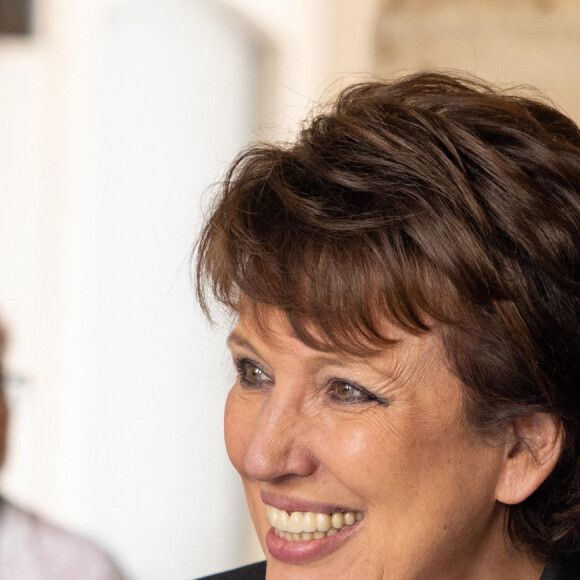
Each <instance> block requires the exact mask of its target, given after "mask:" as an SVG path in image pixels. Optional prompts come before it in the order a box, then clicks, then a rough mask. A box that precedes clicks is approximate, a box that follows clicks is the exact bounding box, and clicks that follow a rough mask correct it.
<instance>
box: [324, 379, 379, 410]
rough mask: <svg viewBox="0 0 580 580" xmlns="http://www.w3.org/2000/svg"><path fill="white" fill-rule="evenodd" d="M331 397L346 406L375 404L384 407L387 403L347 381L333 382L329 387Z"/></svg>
mask: <svg viewBox="0 0 580 580" xmlns="http://www.w3.org/2000/svg"><path fill="white" fill-rule="evenodd" d="M330 395H331V397H332V398H333V399H334V400H335V401H337V402H339V403H346V404H357V403H358V404H361V403H372V402H376V403H379V404H380V405H384V406H386V405H387V404H388V402H387V401H386V399H383V398H382V397H379V396H377V395H375V394H374V393H371V392H370V391H368V390H367V389H365V388H364V387H361V386H359V385H354V384H353V383H349V382H348V381H341V380H334V381H332V383H331V387H330Z"/></svg>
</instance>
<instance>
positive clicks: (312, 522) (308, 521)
mask: <svg viewBox="0 0 580 580" xmlns="http://www.w3.org/2000/svg"><path fill="white" fill-rule="evenodd" d="M302 526H303V528H302V529H303V530H304V531H305V532H316V531H318V528H317V527H316V514H313V513H312V512H306V513H305V514H304V520H303V521H302Z"/></svg>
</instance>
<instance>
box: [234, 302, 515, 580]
mask: <svg viewBox="0 0 580 580" xmlns="http://www.w3.org/2000/svg"><path fill="white" fill-rule="evenodd" d="M267 320H268V325H267V326H268V332H266V333H265V334H263V333H262V332H261V331H260V330H259V329H258V327H257V326H256V325H255V324H254V320H253V319H252V317H251V316H250V315H249V314H244V315H242V316H241V317H240V322H239V324H238V326H237V328H236V329H235V330H234V332H233V333H232V334H231V336H230V339H229V345H230V348H231V351H232V356H233V359H234V364H235V365H236V367H237V370H238V378H237V380H236V383H235V384H234V386H233V387H232V389H231V392H230V394H229V396H228V401H227V405H226V414H225V434H226V444H227V449H228V454H229V456H230V459H231V461H232V463H233V464H234V466H235V467H236V469H237V470H238V472H239V473H240V475H241V476H242V480H243V483H244V488H245V492H246V497H247V500H248V504H249V508H250V512H251V514H252V518H253V521H254V525H255V527H256V531H257V533H258V536H259V539H260V542H261V544H262V548H263V550H264V553H265V554H266V556H267V559H268V578H271V579H276V580H283V579H293V580H295V579H302V578H304V579H328V578H357V579H360V578H365V579H366V580H374V579H382V578H388V579H389V580H413V579H429V580H432V579H433V578H437V579H438V580H441V579H447V578H457V579H459V578H461V579H463V580H465V579H467V578H472V577H474V578H475V577H478V578H480V577H481V578H491V577H497V578H500V577H501V578H503V577H504V575H502V574H501V573H500V574H499V575H498V576H493V569H494V568H493V567H494V566H498V567H499V569H500V570H503V571H504V572H505V564H506V558H508V553H509V548H508V547H507V545H506V542H505V540H504V536H503V534H502V530H503V528H502V517H503V513H502V507H501V504H498V503H497V502H496V500H495V489H496V484H497V482H498V478H499V476H500V472H501V469H502V465H503V461H504V454H505V451H504V447H503V446H501V445H496V446H493V445H490V444H489V443H487V444H486V443H484V442H483V441H481V440H480V439H479V438H477V437H476V436H474V435H473V434H472V432H471V431H470V429H469V427H468V425H467V423H466V420H465V418H464V417H463V414H462V406H461V393H462V385H461V383H460V382H459V380H458V379H457V378H456V377H455V376H453V374H452V373H451V372H450V371H449V370H448V368H447V367H446V364H445V361H444V358H443V354H442V347H441V344H440V341H439V339H438V338H437V336H436V335H435V334H433V333H428V334H425V335H422V336H420V337H416V336H412V335H409V334H404V333H402V332H399V333H398V334H397V335H396V336H398V337H400V338H401V339H402V340H401V341H400V342H399V343H398V344H397V345H396V346H394V347H392V348H389V349H387V350H385V351H384V352H383V353H381V354H380V355H378V356H369V357H353V356H350V355H346V354H344V353H325V352H321V351H317V350H313V349H312V348H309V347H308V346H306V345H305V344H304V343H302V342H300V341H299V340H298V339H296V338H295V337H294V336H293V334H292V332H291V331H290V329H289V326H288V324H287V322H286V320H285V318H284V317H283V315H281V314H280V313H279V312H276V311H271V312H270V313H269V314H268V319H267ZM392 334H393V333H392ZM267 506H272V507H267ZM273 508H275V509H273ZM266 510H268V513H269V516H267V513H266ZM305 513H306V516H305V515H304V514H305ZM285 514H286V515H285ZM293 514H296V515H293ZM310 514H312V515H310ZM333 514H338V515H333ZM268 517H270V518H272V522H273V523H274V527H272V525H271V523H270V521H269V519H268ZM353 522H354V523H353ZM348 524H350V525H348ZM330 526H333V529H335V530H338V531H336V532H333V531H331V532H330V534H328V532H327V531H326V530H328V528H329V527H330ZM276 529H277V530H278V533H277V532H276ZM280 530H282V533H280ZM284 530H286V531H284ZM314 530H316V531H314ZM288 534H293V535H288ZM475 574H479V575H478V576H476V575H475Z"/></svg>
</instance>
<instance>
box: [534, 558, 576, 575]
mask: <svg viewBox="0 0 580 580" xmlns="http://www.w3.org/2000/svg"><path fill="white" fill-rule="evenodd" d="M540 580H580V553H578V554H573V555H571V556H568V557H566V558H564V559H562V560H561V561H560V562H556V563H552V564H548V565H547V566H546V569H545V570H544V573H543V574H542V577H541V578H540Z"/></svg>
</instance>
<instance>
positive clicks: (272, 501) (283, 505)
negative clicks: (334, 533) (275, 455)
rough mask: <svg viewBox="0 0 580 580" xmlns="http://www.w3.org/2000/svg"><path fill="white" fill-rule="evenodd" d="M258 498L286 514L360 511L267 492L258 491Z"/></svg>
mask: <svg viewBox="0 0 580 580" xmlns="http://www.w3.org/2000/svg"><path fill="white" fill-rule="evenodd" d="M260 497H261V498H262V501H263V502H264V503H265V504H268V505H271V506H274V507H275V508H277V509H279V510H285V511H287V512H316V513H321V514H332V513H334V512H357V511H361V510H357V509H354V508H350V507H347V506H344V505H339V504H330V503H321V502H316V501H308V500H304V499H300V498H294V497H288V496H283V495H276V494H274V493H270V492H267V491H260Z"/></svg>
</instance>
